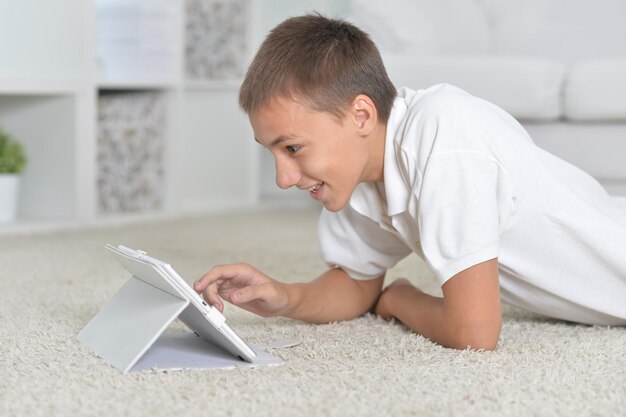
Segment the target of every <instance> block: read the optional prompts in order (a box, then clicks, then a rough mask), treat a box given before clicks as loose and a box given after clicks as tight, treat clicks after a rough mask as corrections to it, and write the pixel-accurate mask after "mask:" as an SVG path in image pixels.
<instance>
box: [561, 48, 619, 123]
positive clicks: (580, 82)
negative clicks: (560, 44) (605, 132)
mask: <svg viewBox="0 0 626 417" xmlns="http://www.w3.org/2000/svg"><path fill="white" fill-rule="evenodd" d="M564 90H565V91H564V102H563V107H564V115H565V117H566V118H567V119H570V120H580V121H591V120H597V121H611V120H626V99H625V97H626V58H615V59H605V60H593V61H584V62H581V63H579V64H577V65H575V66H574V67H573V68H572V69H571V71H570V74H569V76H568V78H567V81H566V84H565V89H564Z"/></svg>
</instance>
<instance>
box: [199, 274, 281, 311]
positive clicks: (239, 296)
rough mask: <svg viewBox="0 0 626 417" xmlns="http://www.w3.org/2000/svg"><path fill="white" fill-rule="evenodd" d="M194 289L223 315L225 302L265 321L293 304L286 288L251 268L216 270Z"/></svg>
mask: <svg viewBox="0 0 626 417" xmlns="http://www.w3.org/2000/svg"><path fill="white" fill-rule="evenodd" d="M193 288H194V289H195V290H196V291H197V292H199V293H204V298H205V299H206V300H207V302H208V303H209V304H211V305H213V306H215V307H216V308H217V309H218V310H219V311H220V312H223V311H224V304H223V303H222V299H225V300H227V301H229V302H231V303H233V304H235V305H237V306H239V307H241V308H243V309H246V310H248V311H251V312H252V313H255V314H258V315H260V316H264V317H268V316H273V315H277V314H280V313H281V312H282V311H283V310H285V309H286V307H287V306H288V304H289V296H288V294H287V289H286V287H285V284H282V283H280V282H278V281H276V280H274V279H272V278H270V277H268V276H267V275H265V274H263V273H262V272H260V271H258V270H257V269H255V268H253V267H252V266H250V265H247V264H234V265H219V266H215V267H213V268H212V269H211V270H210V271H209V272H207V273H206V274H204V275H203V276H202V277H201V278H200V279H199V280H198V281H196V282H195V283H194V285H193ZM220 297H221V298H220Z"/></svg>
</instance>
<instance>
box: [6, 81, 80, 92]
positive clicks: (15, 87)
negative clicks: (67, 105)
mask: <svg viewBox="0 0 626 417" xmlns="http://www.w3.org/2000/svg"><path fill="white" fill-rule="evenodd" d="M84 85H85V83H84V82H83V81H81V80H31V79H29V80H20V79H6V78H2V79H0V95H16V96H19V95H29V96H53V95H70V94H76V93H77V92H78V91H80V90H81V88H82V87H83V86H84Z"/></svg>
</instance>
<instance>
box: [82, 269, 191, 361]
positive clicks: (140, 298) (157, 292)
mask: <svg viewBox="0 0 626 417" xmlns="http://www.w3.org/2000/svg"><path fill="white" fill-rule="evenodd" d="M172 290H174V291H176V290H175V289H174V288H173V287H172ZM188 305H189V300H187V299H186V298H185V297H184V296H183V295H182V294H181V295H180V298H178V297H175V296H173V295H172V294H170V293H168V292H166V291H163V290H161V289H159V288H156V287H154V286H152V285H150V284H148V283H146V282H144V281H142V280H140V279H139V278H137V277H134V276H133V277H131V278H130V279H129V280H128V282H126V284H124V286H123V287H122V288H121V289H120V290H119V291H118V292H117V293H116V294H115V295H114V296H113V298H111V300H109V302H108V303H107V304H106V305H105V306H104V307H103V308H102V310H100V312H98V314H96V316H95V317H94V318H93V319H91V321H90V322H89V323H87V325H86V326H85V328H84V329H83V330H82V331H81V332H80V333H79V334H78V337H77V339H78V341H80V342H81V343H82V344H83V345H85V346H87V347H88V348H90V349H92V350H93V351H95V352H96V353H97V354H98V355H99V356H100V357H101V358H102V359H104V360H105V361H106V362H108V363H109V364H110V365H112V366H113V367H115V368H117V369H119V370H120V371H122V372H123V373H127V372H129V371H130V370H131V369H132V368H133V366H134V365H135V363H136V362H137V361H138V360H139V359H140V358H141V357H142V356H143V355H144V354H145V353H146V351H147V350H148V349H149V348H150V347H151V346H152V345H153V344H154V342H155V341H156V340H157V339H158V338H159V336H161V334H162V333H163V332H164V331H165V329H166V328H167V327H168V326H169V325H170V323H171V322H172V321H173V320H174V319H175V318H177V317H178V315H179V314H180V313H182V312H183V310H184V309H185V308H186V307H187V306H188Z"/></svg>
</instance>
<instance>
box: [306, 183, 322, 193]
mask: <svg viewBox="0 0 626 417" xmlns="http://www.w3.org/2000/svg"><path fill="white" fill-rule="evenodd" d="M322 185H324V183H323V182H318V183H317V184H315V185H314V186H313V187H309V188H307V190H309V192H311V193H316V192H318V191H319V189H320V188H321V187H322Z"/></svg>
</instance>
